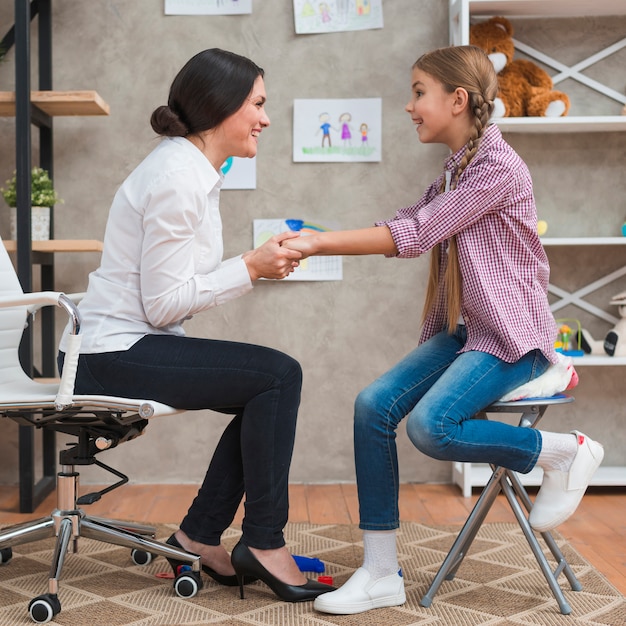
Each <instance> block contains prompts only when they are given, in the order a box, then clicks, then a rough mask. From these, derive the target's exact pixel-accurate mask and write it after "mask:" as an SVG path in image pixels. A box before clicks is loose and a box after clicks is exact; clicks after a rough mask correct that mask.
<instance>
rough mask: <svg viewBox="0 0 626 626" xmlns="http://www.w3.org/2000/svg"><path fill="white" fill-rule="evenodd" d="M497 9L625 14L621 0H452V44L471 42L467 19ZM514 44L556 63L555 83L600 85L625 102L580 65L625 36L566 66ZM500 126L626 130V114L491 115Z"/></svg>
mask: <svg viewBox="0 0 626 626" xmlns="http://www.w3.org/2000/svg"><path fill="white" fill-rule="evenodd" d="M496 15H500V16H503V17H506V18H510V19H515V18H517V19H527V18H557V19H558V18H565V17H567V18H570V17H600V16H612V15H616V16H617V15H626V1H625V0H450V13H449V25H450V44H451V45H467V44H468V43H469V30H470V24H471V23H472V22H474V21H484V20H487V19H489V18H490V17H493V16H496ZM513 41H514V43H515V48H516V49H517V50H520V51H521V52H523V53H524V54H526V55H527V56H528V57H529V58H531V59H533V60H534V61H538V62H540V63H543V64H544V65H546V66H548V67H550V68H552V69H554V70H555V71H556V72H557V74H555V75H554V76H552V80H553V82H554V85H555V86H556V85H558V83H559V82H561V81H563V80H565V79H567V78H571V79H573V80H576V81H578V82H580V83H582V84H584V85H586V86H587V87H589V88H590V89H593V90H595V91H598V92H600V93H602V94H604V95H605V96H607V97H608V98H611V99H613V100H615V101H616V102H617V103H619V104H621V106H624V105H625V104H626V95H625V94H623V93H619V92H617V91H615V90H614V89H612V88H611V87H609V86H607V85H604V84H602V83H600V82H598V81H596V80H594V79H592V78H590V77H589V76H587V75H586V74H585V73H584V71H585V70H586V69H587V68H589V67H591V66H592V65H593V64H594V63H597V62H598V61H601V60H602V59H604V58H606V57H607V56H609V55H611V54H614V53H616V52H618V51H619V50H621V49H623V48H625V47H626V37H623V38H622V39H620V40H618V41H616V42H614V43H613V44H611V45H609V46H607V47H606V48H604V49H603V50H599V51H598V52H596V53H595V54H593V55H591V56H590V57H588V58H586V59H583V60H582V61H579V62H577V63H576V64H575V65H573V66H571V67H570V66H567V65H565V64H563V63H561V62H560V61H558V60H556V59H554V58H552V57H550V56H548V55H546V54H544V53H543V52H541V51H540V50H536V49H535V48H532V47H531V46H528V45H526V44H524V43H523V42H521V41H518V40H516V39H514V40H513ZM494 121H495V122H496V123H497V124H498V126H499V127H500V129H501V130H502V131H503V132H512V133H515V132H518V133H519V132H523V133H561V132H568V133H571V132H615V131H626V116H622V115H619V114H616V115H599V116H583V117H577V116H565V117H559V118H545V117H518V118H510V117H509V118H501V119H494Z"/></svg>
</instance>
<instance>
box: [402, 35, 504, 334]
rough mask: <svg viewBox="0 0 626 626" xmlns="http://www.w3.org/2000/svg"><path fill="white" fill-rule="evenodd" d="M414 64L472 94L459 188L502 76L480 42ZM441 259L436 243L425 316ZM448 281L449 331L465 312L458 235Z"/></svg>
mask: <svg viewBox="0 0 626 626" xmlns="http://www.w3.org/2000/svg"><path fill="white" fill-rule="evenodd" d="M413 68H417V69H420V70H422V71H423V72H426V74H428V75H429V76H432V78H434V79H435V80H437V81H439V82H440V83H441V84H442V85H443V88H444V89H445V90H446V91H447V92H448V93H454V91H455V90H456V89H457V88H459V87H461V88H463V89H465V90H466V91H467V93H468V95H469V107H468V108H469V111H470V113H471V114H472V115H473V118H474V125H473V127H472V129H471V133H470V136H469V139H468V140H467V143H466V144H465V153H464V154H463V156H462V157H461V161H460V163H459V166H458V167H457V169H456V172H455V173H454V176H453V177H452V180H451V183H450V189H455V188H456V186H457V184H458V182H459V179H460V178H461V176H462V175H463V172H464V171H465V168H466V167H467V166H468V164H469V162H470V161H471V160H472V158H473V157H474V155H475V154H476V151H477V150H478V144H479V143H480V139H481V137H482V136H483V133H484V132H485V128H486V127H487V123H488V122H489V118H490V117H491V114H492V112H493V106H494V100H495V97H496V95H497V93H498V76H497V74H496V72H495V70H494V68H493V64H492V63H491V61H490V60H489V57H488V56H487V55H486V54H485V52H484V51H483V50H481V49H480V48H478V47H476V46H450V47H448V48H439V49H438V50H433V51H432V52H428V53H426V54H424V55H422V56H421V57H420V58H419V59H418V60H417V61H416V62H415V63H414V65H413ZM444 190H445V176H444V179H443V181H442V185H441V189H440V192H442V193H443V191H444ZM440 263H441V244H440V245H437V246H435V247H434V248H433V249H432V252H431V257H430V274H429V277H428V288H427V291H426V302H425V303H424V311H423V318H424V319H425V318H426V316H427V315H428V313H429V312H430V310H431V308H432V307H433V306H434V303H435V299H436V297H437V291H438V284H439V267H440ZM444 284H445V288H446V299H447V309H448V311H447V326H448V332H450V333H452V332H454V329H455V328H456V325H457V322H458V319H459V316H460V314H461V289H462V284H461V269H460V266H459V256H458V250H457V242H456V236H453V237H451V238H450V240H449V244H448V263H447V266H446V274H445V277H444Z"/></svg>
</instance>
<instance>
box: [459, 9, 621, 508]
mask: <svg viewBox="0 0 626 626" xmlns="http://www.w3.org/2000/svg"><path fill="white" fill-rule="evenodd" d="M495 15H502V16H504V17H507V18H510V19H514V18H520V19H523V18H559V17H600V16H611V15H626V0H450V16H449V19H450V44H451V45H466V44H468V43H469V27H470V24H471V23H472V21H474V20H475V21H481V20H486V19H488V18H490V17H492V16H495ZM515 45H516V47H518V48H519V49H520V50H522V51H523V52H524V53H525V54H527V55H528V56H529V57H531V58H534V59H536V60H538V61H541V62H543V63H545V64H547V65H548V66H550V67H553V68H554V69H556V70H558V71H559V72H560V74H558V75H557V76H556V77H553V79H554V81H555V84H556V83H557V81H558V80H562V79H563V78H565V77H571V78H574V79H576V80H579V81H580V82H582V83H584V84H587V86H589V87H591V88H592V89H596V90H598V91H602V93H605V95H608V96H609V97H611V98H613V99H615V100H616V101H617V102H619V103H622V104H624V103H626V96H624V95H623V94H619V93H615V92H613V91H612V90H611V89H610V88H608V87H606V86H604V85H599V84H597V83H594V81H591V80H588V79H587V78H586V77H585V76H584V75H583V74H582V71H583V70H584V69H585V68H586V67H589V66H590V65H592V64H593V63H594V62H595V61H597V60H599V59H601V58H605V57H606V56H607V55H609V54H612V53H614V52H616V51H618V50H621V49H622V48H624V47H626V38H624V39H622V40H620V41H618V42H617V43H615V44H613V45H612V46H610V47H609V48H607V49H605V50H603V51H600V52H598V53H597V54H595V55H593V56H592V57H589V58H588V59H585V60H584V61H582V62H579V63H577V64H576V66H574V67H571V68H568V67H566V66H564V65H562V64H561V63H559V62H558V61H555V60H554V59H551V58H549V57H546V56H545V55H543V54H542V53H540V52H538V51H536V50H534V49H532V48H529V47H528V46H525V45H524V44H522V43H521V42H518V41H515ZM494 122H495V123H497V124H498V126H499V127H500V129H501V130H502V132H512V133H537V134H545V133H579V132H623V131H626V116H621V115H603V116H591V117H576V116H565V117H560V118H545V117H523V118H510V117H509V118H501V119H495V120H494ZM542 243H543V245H544V246H545V247H546V248H549V247H550V246H553V247H557V246H623V245H626V237H567V238H565V237H564V238H550V237H548V238H543V239H542ZM625 275H626V266H625V267H623V268H620V269H618V270H616V271H615V272H612V273H611V274H609V275H607V276H604V277H602V278H600V279H599V280H598V281H594V282H593V283H591V284H589V285H586V286H584V287H582V288H580V289H578V290H576V292H574V293H568V292H566V291H565V290H562V289H560V288H559V287H557V286H556V285H550V287H549V290H550V292H551V293H553V294H554V295H557V296H558V297H559V298H560V300H559V301H558V302H556V303H554V304H553V305H552V306H553V310H558V309H560V308H562V307H563V306H565V304H568V303H574V304H576V305H578V306H581V305H582V307H583V308H584V309H585V310H587V311H590V309H592V310H591V311H590V312H592V314H593V315H597V316H598V317H601V318H602V319H604V320H606V321H608V322H610V323H613V324H614V323H615V322H617V318H615V317H614V316H612V315H610V314H609V313H607V312H606V311H602V310H601V309H596V308H595V307H593V306H592V305H590V304H589V303H587V302H585V300H584V297H585V296H586V295H588V294H589V293H591V292H592V291H594V290H595V289H598V288H600V287H601V286H603V285H606V284H608V283H610V282H612V281H613V280H616V279H618V278H621V277H622V276H625ZM574 362H575V366H576V367H580V366H611V365H613V366H624V365H626V357H618V358H615V357H609V356H606V357H603V356H583V357H575V358H574ZM491 473H492V469H491V467H490V466H489V465H482V464H472V463H458V462H457V463H453V464H452V482H453V484H456V485H458V486H459V487H460V488H461V490H462V492H463V495H464V496H465V497H469V496H470V495H471V493H472V488H473V487H484V485H485V484H486V483H487V481H488V480H489V477H490V476H491ZM542 478H543V472H542V470H541V469H540V468H535V469H534V470H533V471H532V472H530V473H529V474H524V475H521V474H520V479H521V481H522V483H523V484H524V485H528V486H538V485H540V484H541V481H542ZM591 485H594V486H624V485H626V467H600V468H599V469H598V471H597V472H596V474H595V475H594V477H593V479H592V481H591Z"/></svg>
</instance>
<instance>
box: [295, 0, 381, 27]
mask: <svg viewBox="0 0 626 626" xmlns="http://www.w3.org/2000/svg"><path fill="white" fill-rule="evenodd" d="M293 14H294V20H295V27H296V33H298V34H304V33H306V34H310V33H330V32H337V31H343V30H366V29H371V28H382V27H383V0H293Z"/></svg>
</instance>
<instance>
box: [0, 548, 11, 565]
mask: <svg viewBox="0 0 626 626" xmlns="http://www.w3.org/2000/svg"><path fill="white" fill-rule="evenodd" d="M12 558H13V548H2V550H0V565H6V564H7V563H8V562H9V561H10V560H11V559H12Z"/></svg>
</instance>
